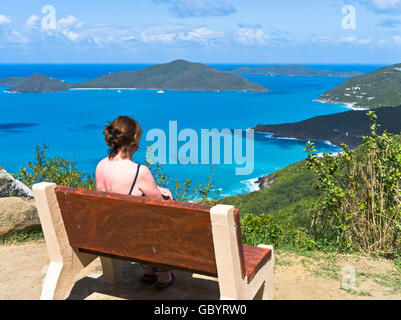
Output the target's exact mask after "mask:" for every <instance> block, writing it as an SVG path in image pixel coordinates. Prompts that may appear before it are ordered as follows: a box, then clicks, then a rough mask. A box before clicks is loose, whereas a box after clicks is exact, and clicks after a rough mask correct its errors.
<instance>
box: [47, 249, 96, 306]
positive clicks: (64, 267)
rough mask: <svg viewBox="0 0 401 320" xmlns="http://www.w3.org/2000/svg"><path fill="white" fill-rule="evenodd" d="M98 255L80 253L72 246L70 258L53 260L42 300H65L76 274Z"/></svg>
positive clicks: (48, 270) (48, 271)
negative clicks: (58, 260)
mask: <svg viewBox="0 0 401 320" xmlns="http://www.w3.org/2000/svg"><path fill="white" fill-rule="evenodd" d="M95 258H96V256H94V255H89V254H80V253H78V252H77V251H76V250H75V249H72V248H71V251H70V255H69V258H65V259H64V261H62V262H56V261H51V262H50V265H49V268H48V269H47V273H46V277H45V280H44V283H43V287H42V293H41V295H40V300H53V299H54V300H64V299H66V298H68V296H69V295H70V293H71V289H72V287H73V285H74V278H75V276H76V275H77V274H78V273H79V272H80V271H81V270H83V269H84V268H85V267H86V266H87V265H88V264H89V263H91V262H92V261H93V260H94V259H95Z"/></svg>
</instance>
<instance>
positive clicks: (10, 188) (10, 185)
mask: <svg viewBox="0 0 401 320" xmlns="http://www.w3.org/2000/svg"><path fill="white" fill-rule="evenodd" d="M2 197H23V198H28V199H32V198H33V192H32V190H31V189H30V188H29V187H27V186H26V185H25V184H23V183H22V182H21V181H19V180H16V179H14V178H13V177H12V176H11V175H9V174H8V173H7V171H6V170H4V169H1V168H0V198H2Z"/></svg>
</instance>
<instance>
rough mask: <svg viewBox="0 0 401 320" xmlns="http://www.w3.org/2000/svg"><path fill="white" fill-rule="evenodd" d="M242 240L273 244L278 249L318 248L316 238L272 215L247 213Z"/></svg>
mask: <svg viewBox="0 0 401 320" xmlns="http://www.w3.org/2000/svg"><path fill="white" fill-rule="evenodd" d="M241 230H242V241H243V242H244V243H245V244H247V245H252V246H257V245H258V244H267V245H273V246H274V247H275V248H276V249H290V248H297V249H299V248H304V249H313V248H316V243H315V242H314V240H313V239H312V238H311V237H309V236H308V235H307V233H306V232H304V231H303V230H302V229H300V228H296V227H294V226H293V225H291V224H283V223H280V222H279V221H277V220H275V219H274V218H272V217H271V216H270V215H267V214H264V213H263V214H261V215H258V216H254V215H251V214H248V215H246V216H245V217H244V218H243V219H242V220H241Z"/></svg>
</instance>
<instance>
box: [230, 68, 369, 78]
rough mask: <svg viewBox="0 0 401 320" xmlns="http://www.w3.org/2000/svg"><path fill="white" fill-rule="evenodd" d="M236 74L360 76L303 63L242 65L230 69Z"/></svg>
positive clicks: (355, 73) (358, 73) (350, 72)
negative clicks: (258, 65) (255, 66)
mask: <svg viewBox="0 0 401 320" xmlns="http://www.w3.org/2000/svg"><path fill="white" fill-rule="evenodd" d="M230 72H233V73H235V74H244V75H264V76H272V77H277V76H285V77H339V78H351V77H355V76H360V75H362V74H363V73H362V72H359V71H346V72H336V71H330V70H316V69H313V68H310V67H306V66H302V65H276V66H265V67H258V68H249V67H240V68H236V69H232V70H230Z"/></svg>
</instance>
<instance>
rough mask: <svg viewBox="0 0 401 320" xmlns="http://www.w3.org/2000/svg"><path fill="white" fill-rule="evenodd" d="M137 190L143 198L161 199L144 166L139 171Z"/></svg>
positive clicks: (152, 179) (148, 171) (160, 194)
mask: <svg viewBox="0 0 401 320" xmlns="http://www.w3.org/2000/svg"><path fill="white" fill-rule="evenodd" d="M138 189H139V190H141V191H142V193H143V195H144V196H145V197H149V198H157V199H163V197H162V193H161V191H160V189H159V188H158V186H157V185H156V182H155V179H154V178H153V175H152V173H151V172H150V170H149V168H148V167H146V166H141V167H140V169H139V177H138Z"/></svg>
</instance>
